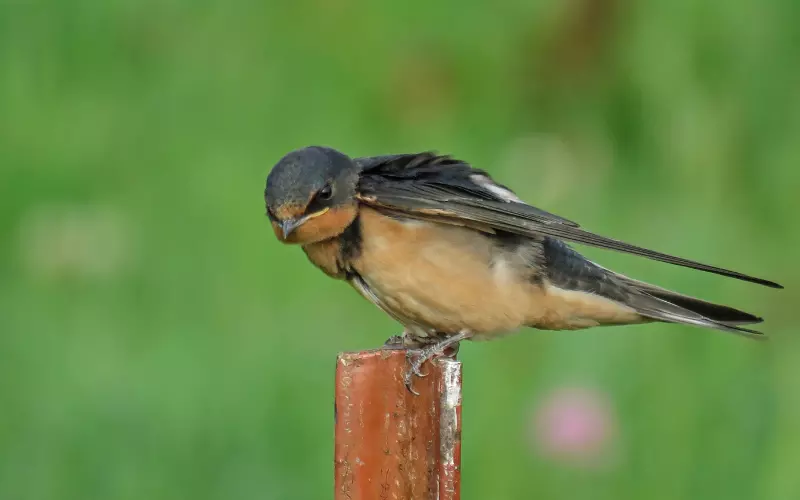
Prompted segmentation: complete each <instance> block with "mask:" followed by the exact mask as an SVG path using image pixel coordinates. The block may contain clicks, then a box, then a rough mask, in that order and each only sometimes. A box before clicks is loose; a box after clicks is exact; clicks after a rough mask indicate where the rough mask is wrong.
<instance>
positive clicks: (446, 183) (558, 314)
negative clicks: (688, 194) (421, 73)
mask: <svg viewBox="0 0 800 500" xmlns="http://www.w3.org/2000/svg"><path fill="white" fill-rule="evenodd" d="M264 197H265V202H266V207H267V215H268V217H269V219H270V221H271V223H272V227H273V229H274V231H275V234H276V236H277V237H278V239H279V240H280V241H282V242H284V243H289V244H298V245H300V246H301V247H302V249H303V250H304V251H305V253H306V255H307V256H308V258H309V260H310V261H311V262H312V263H313V264H314V265H316V266H317V267H318V268H319V269H321V270H322V271H323V272H324V273H325V274H327V275H328V276H330V277H332V278H336V279H340V280H344V281H346V282H347V283H349V284H350V285H351V286H352V287H353V288H355V289H356V291H358V292H359V293H360V294H361V295H362V296H364V297H365V298H366V299H367V300H369V301H370V302H372V303H374V304H375V305H376V306H378V307H379V308H380V309H382V310H383V311H384V312H386V313H387V314H388V315H389V316H391V317H392V318H394V319H395V320H397V321H398V322H400V323H401V324H402V325H403V328H404V331H403V334H402V335H401V336H398V337H393V339H394V340H393V341H392V345H393V346H395V347H403V348H406V347H409V348H410V347H413V348H414V349H410V350H409V351H408V352H409V358H410V369H409V371H408V373H407V374H406V385H407V386H408V387H409V389H410V390H411V380H412V375H414V374H416V375H420V376H421V375H422V373H421V372H420V367H421V365H422V363H424V362H425V361H426V360H427V359H429V358H430V357H432V356H434V355H437V354H441V353H443V352H444V351H445V349H448V348H449V350H453V349H454V348H457V346H458V342H460V341H462V340H466V339H471V340H482V339H483V340H488V339H492V338H494V337H497V336H498V335H500V334H502V333H504V332H510V331H514V330H517V329H519V328H521V327H533V328H538V329H543V330H576V329H582V328H589V327H593V326H601V325H628V324H637V323H648V322H666V323H683V324H688V325H695V326H701V327H707V328H713V329H716V330H722V331H725V332H732V333H737V334H742V335H745V336H750V337H758V336H761V333H760V332H757V331H755V330H751V329H748V328H745V327H744V326H742V325H748V324H753V323H760V322H761V321H762V319H761V318H759V317H757V316H754V315H752V314H749V313H746V312H743V311H739V310H737V309H734V308H732V307H728V306H724V305H720V304H714V303H711V302H706V301H704V300H700V299H696V298H694V297H690V296H687V295H683V294H680V293H677V292H673V291H670V290H666V289H664V288H661V287H658V286H655V285H651V284H648V283H645V282H642V281H637V280H634V279H632V278H629V277H627V276H624V275H622V274H619V273H616V272H614V271H611V270H609V269H606V268H604V267H601V266H600V265H598V264H596V263H594V262H592V261H590V260H588V259H586V258H585V257H583V256H582V255H581V254H579V253H578V252H576V251H575V250H573V249H572V248H571V247H570V246H568V245H567V243H566V242H570V243H577V244H583V245H589V246H594V247H600V248H606V249H611V250H616V251H619V252H625V253H628V254H634V255H639V256H643V257H647V258H650V259H654V260H657V261H662V262H666V263H670V264H675V265H678V266H684V267H688V268H692V269H697V270H700V271H706V272H710V273H715V274H719V275H722V276H728V277H731V278H736V279H740V280H743V281H749V282H752V283H757V284H760V285H765V286H768V287H772V288H783V287H782V286H781V285H779V284H777V283H774V282H772V281H767V280H764V279H760V278H755V277H752V276H748V275H745V274H742V273H738V272H736V271H730V270H727V269H722V268H719V267H714V266H709V265H706V264H701V263H699V262H695V261H691V260H687V259H683V258H680V257H675V256H672V255H667V254H664V253H660V252H656V251H653V250H648V249H645V248H642V247H638V246H634V245H630V244H628V243H624V242H622V241H619V240H615V239H611V238H607V237H604V236H599V235H597V234H594V233H591V232H589V231H586V230H585V229H582V228H581V227H580V226H579V225H578V224H577V223H575V222H573V221H571V220H568V219H565V218H563V217H559V216H557V215H554V214H552V213H549V212H546V211H544V210H541V209H539V208H536V207H533V206H531V205H528V204H526V203H524V202H523V201H522V200H521V199H520V198H518V197H517V196H516V195H515V194H514V193H513V192H512V191H511V190H510V189H509V188H507V187H506V186H503V185H501V184H499V183H497V182H495V181H494V180H493V179H492V178H491V177H490V176H489V175H488V174H487V173H486V172H484V171H483V170H478V169H476V168H473V167H472V166H470V165H469V164H468V163H465V162H463V161H459V160H457V159H454V158H452V157H450V156H443V155H437V154H435V153H432V152H424V153H416V154H398V155H390V156H375V157H364V158H350V157H348V156H347V155H345V154H343V153H341V152H339V151H337V150H335V149H331V148H327V147H319V146H311V147H306V148H303V149H299V150H296V151H293V152H291V153H289V154H287V155H286V156H284V157H283V158H282V159H281V160H280V161H279V162H278V163H277V164H276V165H275V166H274V167H273V169H272V170H271V171H270V173H269V175H268V176H267V183H266V189H265V191H264ZM423 347H424V348H423ZM412 392H413V391H412Z"/></svg>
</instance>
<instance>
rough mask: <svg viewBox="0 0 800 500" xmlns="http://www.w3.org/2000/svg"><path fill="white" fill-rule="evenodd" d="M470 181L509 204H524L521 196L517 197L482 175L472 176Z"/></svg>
mask: <svg viewBox="0 0 800 500" xmlns="http://www.w3.org/2000/svg"><path fill="white" fill-rule="evenodd" d="M469 179H470V180H471V181H472V182H474V183H475V184H477V185H479V186H480V187H482V188H483V189H485V190H487V191H489V192H491V193H492V194H494V195H497V196H499V197H500V199H502V200H503V201H505V202H508V203H512V202H513V203H523V201H522V200H521V199H520V198H519V196H517V195H515V194H514V193H512V192H511V191H509V190H508V189H506V188H503V187H500V186H498V185H497V184H495V183H494V182H493V181H492V180H491V179H490V178H488V177H487V176H485V175H482V174H472V175H470V176H469Z"/></svg>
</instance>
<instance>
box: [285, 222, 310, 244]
mask: <svg viewBox="0 0 800 500" xmlns="http://www.w3.org/2000/svg"><path fill="white" fill-rule="evenodd" d="M307 220H308V217H300V218H298V219H288V220H285V221H283V222H281V232H282V233H283V239H284V240H285V239H286V238H288V237H289V235H290V234H292V233H293V232H294V230H295V229H297V228H298V227H300V226H302V225H303V224H304V223H305V222H306V221H307Z"/></svg>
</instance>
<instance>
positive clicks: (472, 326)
mask: <svg viewBox="0 0 800 500" xmlns="http://www.w3.org/2000/svg"><path fill="white" fill-rule="evenodd" d="M360 223H361V232H362V242H361V249H360V253H359V255H358V256H357V257H355V258H354V259H352V261H351V262H350V265H351V266H352V267H353V269H354V270H355V271H356V272H357V273H358V274H359V275H360V276H361V277H362V279H363V280H364V282H365V283H366V284H367V285H368V286H369V288H370V289H371V290H372V292H373V293H374V294H375V295H376V296H377V297H378V298H379V299H380V301H381V302H382V307H384V308H385V309H388V311H387V312H389V313H390V314H392V315H394V316H396V317H401V318H406V319H407V320H408V321H410V322H413V323H416V324H419V325H424V326H425V327H428V328H431V329H434V330H436V331H439V332H448V333H455V332H458V331H461V330H469V331H471V332H473V333H476V334H479V333H482V332H499V331H509V330H515V329H517V328H519V327H520V326H522V325H524V324H525V322H526V319H527V318H528V316H529V314H530V311H531V308H532V307H533V305H534V304H535V303H536V302H537V297H540V296H541V295H542V289H541V287H540V286H539V285H537V284H536V283H535V282H534V281H532V280H531V279H530V273H531V269H530V268H526V267H525V264H526V263H525V262H524V261H523V260H522V259H521V258H519V256H518V255H517V254H516V253H515V252H512V251H508V250H505V249H503V248H500V247H499V246H498V245H497V243H496V242H495V241H494V240H493V239H492V238H491V236H489V235H485V234H482V233H479V232H477V231H474V230H471V229H467V228H463V227H460V226H453V225H447V224H439V223H435V222H425V221H417V220H411V219H397V218H391V217H387V216H386V215H383V214H381V213H379V212H377V211H375V210H372V209H370V208H362V210H361V214H360Z"/></svg>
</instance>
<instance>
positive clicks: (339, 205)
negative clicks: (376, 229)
mask: <svg viewBox="0 0 800 500" xmlns="http://www.w3.org/2000/svg"><path fill="white" fill-rule="evenodd" d="M358 175H359V167H358V165H357V164H356V163H355V162H354V161H353V160H352V159H351V158H350V157H348V156H347V155H345V154H343V153H340V152H339V151H336V150H335V149H331V148H326V147H320V146H309V147H307V148H303V149H298V150H296V151H292V152H291V153H289V154H287V155H286V156H284V157H283V158H281V159H280V161H278V163H277V164H276V165H275V166H274V167H273V168H272V171H270V173H269V175H268V176H267V187H266V189H265V190H264V199H265V202H266V205H267V215H268V216H269V218H270V221H271V222H272V227H273V229H274V230H275V235H276V236H277V237H278V239H279V240H281V241H282V242H284V243H299V244H308V243H315V242H318V241H323V240H326V239H329V238H333V237H335V236H338V235H340V234H341V233H342V232H343V231H344V230H345V229H346V228H347V226H349V225H350V224H351V223H352V222H353V220H355V218H356V214H357V212H358V205H357V202H356V199H355V195H356V185H357V184H358Z"/></svg>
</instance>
